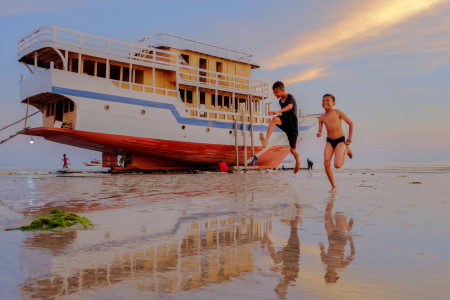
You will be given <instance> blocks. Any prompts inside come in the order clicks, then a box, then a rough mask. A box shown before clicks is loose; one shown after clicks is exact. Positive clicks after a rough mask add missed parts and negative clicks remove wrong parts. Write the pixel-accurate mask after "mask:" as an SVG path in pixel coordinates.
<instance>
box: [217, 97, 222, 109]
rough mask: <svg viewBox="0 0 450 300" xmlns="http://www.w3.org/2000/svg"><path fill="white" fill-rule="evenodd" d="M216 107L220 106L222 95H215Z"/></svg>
mask: <svg viewBox="0 0 450 300" xmlns="http://www.w3.org/2000/svg"><path fill="white" fill-rule="evenodd" d="M217 107H222V95H218V96H217Z"/></svg>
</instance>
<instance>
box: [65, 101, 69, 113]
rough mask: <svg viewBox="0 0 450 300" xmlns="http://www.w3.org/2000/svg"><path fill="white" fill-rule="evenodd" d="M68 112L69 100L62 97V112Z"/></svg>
mask: <svg viewBox="0 0 450 300" xmlns="http://www.w3.org/2000/svg"><path fill="white" fill-rule="evenodd" d="M68 112H69V100H68V99H64V113H68Z"/></svg>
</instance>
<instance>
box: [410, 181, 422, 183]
mask: <svg viewBox="0 0 450 300" xmlns="http://www.w3.org/2000/svg"><path fill="white" fill-rule="evenodd" d="M408 183H409V184H422V182H420V181H413V182H408Z"/></svg>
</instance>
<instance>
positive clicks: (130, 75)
mask: <svg viewBox="0 0 450 300" xmlns="http://www.w3.org/2000/svg"><path fill="white" fill-rule="evenodd" d="M132 79H133V65H132V64H130V71H129V72H128V82H129V83H130V90H131V85H132V82H131V80H132Z"/></svg>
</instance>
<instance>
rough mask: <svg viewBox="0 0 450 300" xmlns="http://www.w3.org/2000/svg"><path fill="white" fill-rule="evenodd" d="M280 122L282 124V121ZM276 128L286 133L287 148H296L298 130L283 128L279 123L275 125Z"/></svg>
mask: <svg viewBox="0 0 450 300" xmlns="http://www.w3.org/2000/svg"><path fill="white" fill-rule="evenodd" d="M281 122H283V120H281ZM277 127H278V128H280V129H281V130H283V131H284V132H285V133H286V135H287V137H288V140H289V146H291V148H294V149H295V148H296V147H297V137H298V128H295V127H292V126H284V125H283V123H281V125H277Z"/></svg>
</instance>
